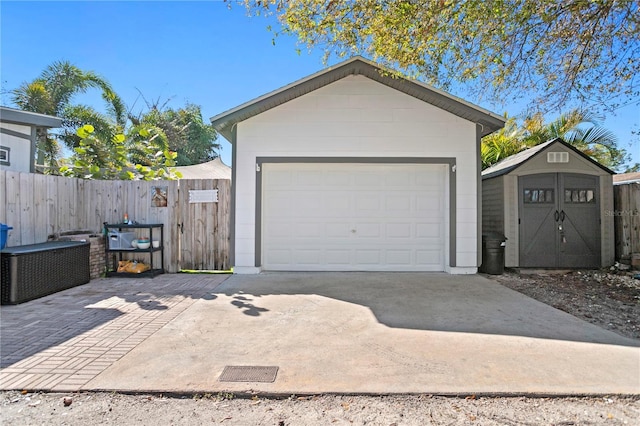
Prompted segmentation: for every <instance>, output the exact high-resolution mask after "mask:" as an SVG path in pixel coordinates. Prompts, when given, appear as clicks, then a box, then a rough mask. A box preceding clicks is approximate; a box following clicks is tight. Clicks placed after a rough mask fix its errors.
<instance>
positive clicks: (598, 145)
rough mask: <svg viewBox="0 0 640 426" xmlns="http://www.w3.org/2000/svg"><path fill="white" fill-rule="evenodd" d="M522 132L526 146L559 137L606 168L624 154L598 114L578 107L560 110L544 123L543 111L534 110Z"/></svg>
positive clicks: (621, 160) (616, 139)
mask: <svg viewBox="0 0 640 426" xmlns="http://www.w3.org/2000/svg"><path fill="white" fill-rule="evenodd" d="M523 133H524V135H525V136H524V141H525V143H526V144H527V145H528V146H534V145H538V144H541V143H543V142H546V141H548V140H551V139H555V138H561V139H563V140H564V141H565V142H567V143H569V144H571V145H573V146H574V147H575V148H577V149H578V150H579V151H582V152H583V153H585V154H587V155H588V156H590V157H592V158H593V159H594V160H596V161H598V162H599V163H600V164H602V165H604V166H607V167H609V168H615V167H617V166H620V165H621V164H622V163H624V160H625V156H626V152H625V151H624V149H620V148H618V138H617V137H616V135H615V134H613V132H611V131H610V130H608V129H606V128H604V127H602V126H601V125H600V120H599V119H598V117H596V116H595V115H593V114H590V113H589V112H586V111H584V110H580V109H574V110H572V111H569V112H568V113H564V114H560V116H559V117H558V118H556V119H555V120H554V121H552V122H550V123H546V124H545V123H544V119H543V117H542V114H540V113H537V114H534V115H533V116H531V117H529V118H527V119H526V120H525V121H524V125H523Z"/></svg>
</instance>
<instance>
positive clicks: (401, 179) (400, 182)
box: [385, 171, 413, 187]
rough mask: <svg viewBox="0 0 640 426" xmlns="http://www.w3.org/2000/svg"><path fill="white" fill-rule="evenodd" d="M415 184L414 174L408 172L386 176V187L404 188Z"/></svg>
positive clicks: (387, 174)
mask: <svg viewBox="0 0 640 426" xmlns="http://www.w3.org/2000/svg"><path fill="white" fill-rule="evenodd" d="M412 184H413V174H412V173H409V172H407V171H398V172H396V173H386V174H385V186H386V187H392V186H402V187H407V186H409V185H412Z"/></svg>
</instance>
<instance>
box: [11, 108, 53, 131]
mask: <svg viewBox="0 0 640 426" xmlns="http://www.w3.org/2000/svg"><path fill="white" fill-rule="evenodd" d="M0 121H1V122H3V123H15V124H24V125H28V126H36V127H49V128H51V127H60V126H62V119H61V118H58V117H54V116H52V115H46V114H38V113H37V112H31V111H23V110H20V109H14V108H8V107H4V106H0Z"/></svg>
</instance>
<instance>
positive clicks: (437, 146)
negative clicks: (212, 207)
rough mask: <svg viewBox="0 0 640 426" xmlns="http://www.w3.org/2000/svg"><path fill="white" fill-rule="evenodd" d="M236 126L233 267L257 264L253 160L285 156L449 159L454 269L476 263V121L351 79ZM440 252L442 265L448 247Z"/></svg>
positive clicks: (367, 81)
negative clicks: (454, 223) (453, 175)
mask: <svg viewBox="0 0 640 426" xmlns="http://www.w3.org/2000/svg"><path fill="white" fill-rule="evenodd" d="M236 131H237V140H238V141H239V142H238V144H237V147H236V149H237V152H236V182H235V184H236V188H237V191H238V192H237V194H236V200H237V205H236V257H235V260H236V262H235V263H236V267H238V266H239V267H247V268H249V267H255V266H256V265H255V254H256V253H255V226H256V223H255V211H256V203H255V200H256V194H255V181H256V173H257V172H256V158H257V157H291V156H297V157H332V156H335V157H383V158H391V157H422V158H444V157H446V158H455V159H456V183H457V185H456V191H457V198H456V203H457V236H456V243H457V252H456V257H457V259H456V260H457V264H456V266H457V267H460V268H468V272H473V269H474V268H476V267H477V248H476V247H477V246H476V241H477V239H476V238H477V202H476V197H477V184H476V177H477V162H476V158H475V152H476V150H475V147H474V146H473V144H474V143H475V140H476V125H475V124H474V123H472V122H470V121H467V120H465V119H462V118H460V117H458V116H456V115H453V114H451V113H448V112H446V111H444V110H442V109H440V108H437V107H435V106H432V105H429V104H427V103H425V102H423V101H420V100H418V99H415V98H413V97H411V96H409V95H406V94H404V93H401V92H398V91H397V90H394V89H392V88H389V87H387V86H385V85H383V84H380V83H377V82H375V81H373V80H370V79H368V78H366V77H363V76H349V77H345V78H343V79H341V80H339V81H337V82H335V83H332V84H329V85H327V86H325V87H322V88H320V89H318V90H315V91H313V92H311V93H308V94H306V95H304V96H301V97H299V98H296V99H294V100H291V101H289V102H287V103H284V104H282V105H280V106H277V107H275V108H272V109H270V110H267V111H265V112H263V113H261V114H258V115H256V116H254V117H252V118H250V119H247V120H246V121H243V122H240V123H238V125H237V130H236ZM448 197H449V193H448V189H446V193H445V199H448ZM444 213H445V216H446V217H448V215H449V212H448V205H447V206H445V212H444ZM445 256H446V258H445V265H448V264H449V256H448V253H447V252H446V250H445Z"/></svg>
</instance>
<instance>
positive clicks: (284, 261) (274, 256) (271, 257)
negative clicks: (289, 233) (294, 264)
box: [265, 249, 292, 265]
mask: <svg viewBox="0 0 640 426" xmlns="http://www.w3.org/2000/svg"><path fill="white" fill-rule="evenodd" d="M291 252H292V250H280V249H273V250H270V251H269V252H268V253H265V262H267V263H269V264H271V265H290V264H291Z"/></svg>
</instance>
